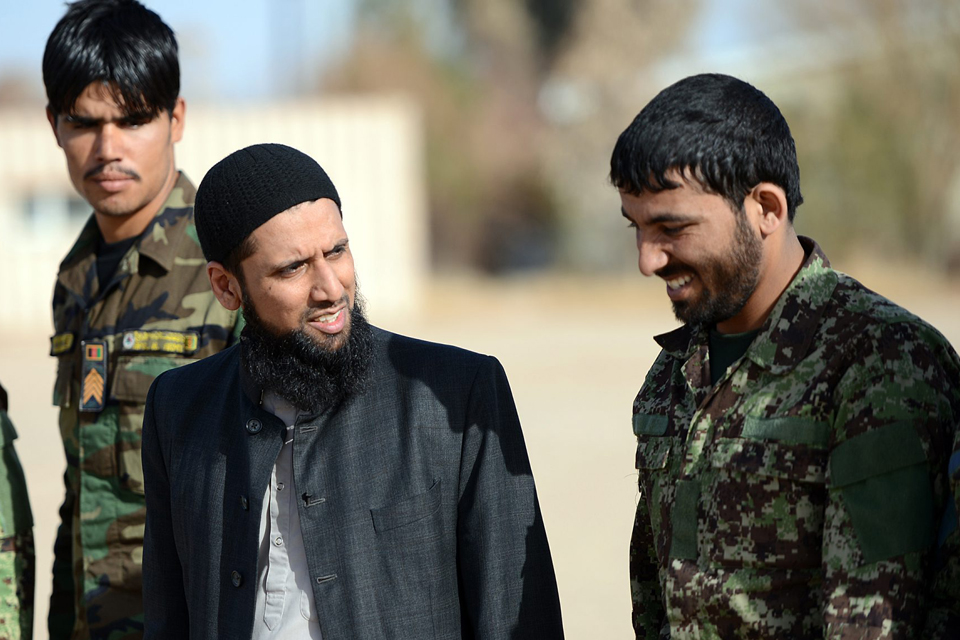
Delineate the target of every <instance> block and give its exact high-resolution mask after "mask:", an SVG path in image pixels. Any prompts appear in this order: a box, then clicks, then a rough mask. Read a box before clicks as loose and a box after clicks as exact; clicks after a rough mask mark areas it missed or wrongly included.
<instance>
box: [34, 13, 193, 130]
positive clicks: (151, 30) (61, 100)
mask: <svg viewBox="0 0 960 640" xmlns="http://www.w3.org/2000/svg"><path fill="white" fill-rule="evenodd" d="M93 82H103V83H105V84H106V86H107V87H108V88H109V90H110V91H112V92H113V96H114V99H116V101H117V103H118V104H120V105H122V106H123V109H124V110H125V111H126V112H127V113H128V114H149V115H157V114H158V113H160V111H161V110H164V109H165V110H167V111H168V112H172V111H173V108H174V106H175V105H176V103H177V97H178V96H179V95H180V63H179V61H178V59H177V39H176V37H174V35H173V31H172V30H171V29H170V27H168V26H167V25H166V24H164V22H163V20H161V19H160V16H158V15H157V14H156V13H154V12H153V11H150V10H149V9H147V8H146V7H144V6H143V5H142V4H140V3H139V2H136V0H80V1H79V2H74V3H72V4H70V5H68V8H67V13H66V14H65V15H64V16H63V18H61V19H60V22H58V23H57V26H56V27H54V29H53V33H51V34H50V37H49V38H48V39H47V48H46V50H45V51H44V52H43V84H44V85H45V86H46V89H47V101H48V103H47V106H48V108H49V109H50V111H51V112H52V113H53V115H54V116H55V117H56V116H59V115H60V114H64V113H70V112H71V111H72V110H73V107H74V104H76V102H77V98H79V97H80V94H81V93H83V90H84V89H86V88H87V86H88V85H90V84H91V83H93Z"/></svg>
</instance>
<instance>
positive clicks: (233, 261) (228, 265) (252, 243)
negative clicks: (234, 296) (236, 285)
mask: <svg viewBox="0 0 960 640" xmlns="http://www.w3.org/2000/svg"><path fill="white" fill-rule="evenodd" d="M256 251H257V241H256V240H254V239H253V234H250V235H248V236H247V237H246V238H244V239H243V240H242V241H241V242H240V244H238V245H237V246H235V247H234V248H233V250H232V251H230V253H228V254H227V257H226V258H224V260H223V263H222V264H223V268H224V269H226V270H227V271H228V272H229V273H232V274H233V275H234V276H236V278H237V280H238V281H239V282H240V286H241V287H246V286H247V281H246V278H244V277H243V268H242V267H241V266H240V263H241V262H243V261H244V260H246V259H247V258H249V257H250V256H252V255H253V254H254V253H255V252H256Z"/></svg>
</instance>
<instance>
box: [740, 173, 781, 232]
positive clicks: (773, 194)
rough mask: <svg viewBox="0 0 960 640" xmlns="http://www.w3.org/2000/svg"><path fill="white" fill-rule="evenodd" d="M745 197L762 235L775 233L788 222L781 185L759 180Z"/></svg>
mask: <svg viewBox="0 0 960 640" xmlns="http://www.w3.org/2000/svg"><path fill="white" fill-rule="evenodd" d="M746 199H747V201H749V202H750V203H751V205H752V206H751V208H752V209H753V210H754V211H755V212H756V216H757V226H758V227H759V229H760V233H761V234H762V235H763V236H764V237H766V236H769V235H772V234H774V233H776V232H777V231H778V230H779V229H782V228H783V227H784V226H785V225H787V224H789V223H790V217H789V215H788V214H787V194H786V192H785V191H784V190H783V188H782V187H780V186H778V185H775V184H773V183H772V182H761V183H760V184H758V185H757V186H755V187H754V188H753V189H751V190H750V193H749V194H747V198H746ZM745 204H746V203H745Z"/></svg>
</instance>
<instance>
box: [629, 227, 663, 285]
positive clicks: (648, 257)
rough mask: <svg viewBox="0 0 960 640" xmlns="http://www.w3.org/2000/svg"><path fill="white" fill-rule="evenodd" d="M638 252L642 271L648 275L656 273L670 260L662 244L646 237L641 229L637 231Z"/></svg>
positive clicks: (638, 260) (638, 262)
mask: <svg viewBox="0 0 960 640" xmlns="http://www.w3.org/2000/svg"><path fill="white" fill-rule="evenodd" d="M637 253H638V254H639V255H638V257H637V264H638V266H639V267H640V273H642V274H643V275H645V276H648V277H649V276H652V275H655V274H656V273H657V271H659V270H660V269H662V268H663V267H665V266H667V263H668V262H669V261H670V260H669V258H668V257H667V252H666V251H665V250H664V247H663V245H662V244H660V243H659V242H656V241H651V240H647V239H645V238H644V237H643V236H642V235H641V234H640V232H639V231H638V232H637Z"/></svg>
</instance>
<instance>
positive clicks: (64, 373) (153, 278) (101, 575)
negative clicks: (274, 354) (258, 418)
mask: <svg viewBox="0 0 960 640" xmlns="http://www.w3.org/2000/svg"><path fill="white" fill-rule="evenodd" d="M195 193H196V192H195V189H194V187H193V185H191V184H190V182H189V181H188V180H187V179H186V177H185V176H183V175H180V177H179V179H178V181H177V184H176V186H175V187H174V189H173V191H172V192H171V194H170V196H169V198H168V199H167V202H166V203H165V204H164V206H163V208H161V210H160V211H159V212H158V213H157V216H156V217H155V218H154V220H153V221H152V222H151V223H150V226H148V227H147V229H146V230H145V231H144V233H143V235H142V236H141V237H140V239H139V240H138V241H137V242H136V243H134V246H133V247H132V248H131V249H130V251H129V252H128V253H127V254H126V255H125V256H124V257H123V259H122V260H121V262H120V265H119V267H118V268H117V272H116V274H115V275H114V276H113V278H112V279H111V281H110V282H109V283H107V285H106V286H105V287H101V286H100V284H99V283H98V282H97V270H96V249H97V244H98V242H99V237H100V232H99V229H98V228H97V225H96V220H95V218H94V217H93V216H91V218H90V220H89V221H88V222H87V225H86V226H85V227H84V229H83V231H82V232H81V233H80V237H79V239H78V240H77V242H76V244H75V245H74V247H73V249H71V250H70V252H69V253H68V254H67V257H66V258H65V259H64V261H63V263H62V264H61V265H60V273H59V276H58V279H57V284H56V288H55V290H54V297H53V319H54V326H55V328H56V335H55V336H54V337H53V338H52V339H51V353H52V354H53V355H55V356H56V357H57V358H58V361H59V363H58V373H57V382H56V386H55V388H54V404H56V405H58V406H59V407H60V435H61V437H62V438H63V446H64V451H65V453H66V458H67V470H66V473H65V475H64V482H65V485H66V498H65V500H64V503H63V506H62V507H61V508H60V517H61V524H60V528H59V531H58V533H57V540H56V543H55V546H54V555H55V559H54V587H53V595H52V597H51V601H50V618H49V621H48V624H49V628H50V637H51V639H52V640H59V639H66V638H74V639H78V640H79V639H80V638H92V639H104V640H121V639H128V638H140V637H141V636H142V634H143V605H142V603H141V565H142V556H143V529H144V522H145V511H144V496H143V470H142V467H141V465H140V438H141V429H142V424H141V423H142V420H143V406H144V403H145V401H146V397H147V390H148V389H149V388H150V383H151V382H153V379H154V378H155V377H156V376H157V375H158V374H160V373H161V372H163V371H166V370H168V369H171V368H174V367H177V366H180V365H182V364H186V363H188V362H191V361H193V360H196V359H199V358H203V357H205V356H208V355H210V354H212V353H216V352H217V351H220V350H222V349H224V348H226V347H227V346H228V345H230V344H232V342H234V341H235V340H236V335H237V334H238V329H239V323H238V321H237V320H238V316H237V313H236V312H231V311H227V310H226V309H224V308H223V307H222V306H221V305H220V303H219V302H217V299H216V298H215V297H214V295H213V292H212V291H211V290H210V283H209V280H208V278H207V274H206V264H207V261H206V260H205V259H204V257H203V252H202V251H201V250H200V243H199V241H198V240H197V232H196V227H195V226H194V222H193V200H194V195H195ZM92 340H101V341H103V342H104V344H105V345H106V349H105V352H106V358H107V367H106V371H107V375H106V381H105V385H100V386H90V389H92V391H88V392H87V395H88V396H89V394H91V393H93V394H94V395H96V393H95V392H96V391H97V390H98V389H99V388H101V387H102V388H103V398H102V399H103V400H104V403H105V407H104V409H103V410H102V411H100V412H93V411H80V410H79V408H80V406H79V405H80V403H81V400H84V399H83V398H81V397H80V390H81V375H82V374H81V372H82V371H83V369H84V367H83V366H82V363H83V359H84V356H85V349H84V348H83V343H84V342H85V341H92ZM88 386H89V385H88Z"/></svg>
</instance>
